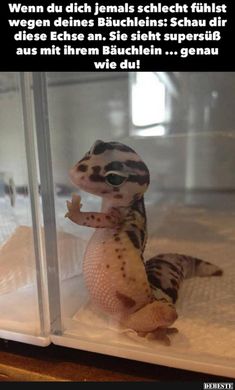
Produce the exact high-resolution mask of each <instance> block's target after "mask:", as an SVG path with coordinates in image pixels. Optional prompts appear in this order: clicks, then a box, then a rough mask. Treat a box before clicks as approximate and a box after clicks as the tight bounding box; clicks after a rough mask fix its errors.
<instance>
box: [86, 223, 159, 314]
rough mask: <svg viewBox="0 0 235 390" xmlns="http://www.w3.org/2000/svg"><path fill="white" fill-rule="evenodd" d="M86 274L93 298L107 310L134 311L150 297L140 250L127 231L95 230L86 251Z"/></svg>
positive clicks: (115, 312) (118, 311)
mask: <svg viewBox="0 0 235 390" xmlns="http://www.w3.org/2000/svg"><path fill="white" fill-rule="evenodd" d="M83 274H84V279H85V283H86V285H87V288H88V291H89V294H90V298H91V300H92V302H93V303H95V304H96V305H97V306H98V307H99V308H100V309H101V310H103V311H105V312H107V313H110V314H125V313H126V312H133V311H135V310H137V309H138V308H139V307H142V306H144V305H145V304H146V303H147V302H149V301H150V300H151V297H152V295H151V290H150V287H149V284H148V281H147V277H146V273H145V268H144V264H143V262H142V260H141V258H140V253H139V251H138V250H137V249H136V248H134V246H133V245H132V243H131V242H130V241H129V239H128V237H127V235H126V234H125V232H122V233H119V234H115V232H114V231H111V230H106V229H102V231H101V230H98V231H96V232H95V233H94V235H93V237H92V238H91V240H90V242H89V244H88V247H87V250H86V253H85V257H84V262H83Z"/></svg>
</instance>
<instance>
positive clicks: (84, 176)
mask: <svg viewBox="0 0 235 390" xmlns="http://www.w3.org/2000/svg"><path fill="white" fill-rule="evenodd" d="M70 178H71V180H72V182H73V183H74V184H75V185H76V186H78V187H79V188H80V189H82V190H84V191H86V192H88V193H91V194H93V195H97V196H100V197H101V198H102V207H101V212H82V211H81V210H80V209H81V203H80V200H81V198H80V196H78V195H76V194H73V196H72V201H71V202H70V201H67V208H68V212H67V214H66V215H65V216H66V217H68V218H69V219H70V220H71V221H73V222H75V223H76V224H79V225H82V226H88V227H92V228H95V229H96V230H95V232H94V234H93V236H92V237H91V239H90V241H89V243H88V246H87V249H86V252H85V255H84V260H83V275H84V279H85V283H86V286H87V288H88V292H89V295H90V298H91V301H92V302H93V303H94V304H95V305H96V306H97V307H98V308H100V309H101V310H102V311H103V312H105V313H108V314H109V315H111V316H113V317H114V318H116V319H118V321H119V322H120V323H121V324H122V325H124V326H125V327H127V328H131V329H133V330H135V331H136V332H137V333H138V334H140V335H146V334H147V333H156V334H157V332H159V331H160V330H165V337H167V336H166V335H167V334H168V333H173V329H174V328H169V327H170V326H171V325H172V324H173V323H174V322H175V320H176V319H177V312H176V308H175V306H174V303H175V302H176V300H177V296H178V291H179V287H180V285H181V283H182V281H183V279H184V278H187V277H192V276H194V275H198V276H211V275H221V274H222V270H221V269H219V268H218V267H217V266H215V265H213V264H210V263H208V262H205V261H203V260H200V259H197V258H194V257H191V256H186V255H181V254H172V253H166V254H159V255H156V256H155V257H152V258H151V259H149V260H147V261H146V262H145V261H144V258H143V252H144V248H145V244H146V240H147V225H146V213H145V205H144V192H145V191H146V190H147V188H148V185H149V181H150V175H149V170H148V168H147V166H146V164H145V163H144V162H143V161H142V159H141V158H140V156H139V155H138V154H137V153H136V152H135V151H134V150H133V149H132V148H130V147H129V146H127V145H124V144H122V143H120V142H103V141H100V140H98V141H96V142H95V143H94V145H93V146H92V147H91V149H90V150H89V152H87V153H86V154H85V156H84V157H83V158H82V159H81V160H80V161H79V162H78V163H77V164H76V165H75V166H74V167H73V168H72V169H71V171H70ZM171 330H172V332H171ZM160 333H161V332H160Z"/></svg>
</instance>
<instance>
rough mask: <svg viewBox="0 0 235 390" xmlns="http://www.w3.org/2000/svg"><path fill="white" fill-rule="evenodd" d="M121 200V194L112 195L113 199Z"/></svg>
mask: <svg viewBox="0 0 235 390" xmlns="http://www.w3.org/2000/svg"><path fill="white" fill-rule="evenodd" d="M122 198H123V195H121V194H117V195H114V199H122Z"/></svg>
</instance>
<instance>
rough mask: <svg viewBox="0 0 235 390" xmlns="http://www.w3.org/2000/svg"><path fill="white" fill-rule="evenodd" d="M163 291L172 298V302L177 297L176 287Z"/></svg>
mask: <svg viewBox="0 0 235 390" xmlns="http://www.w3.org/2000/svg"><path fill="white" fill-rule="evenodd" d="M164 291H165V293H166V294H167V295H169V297H170V298H171V299H172V302H173V303H175V302H176V300H177V298H178V294H177V291H176V289H175V288H167V289H166V290H164Z"/></svg>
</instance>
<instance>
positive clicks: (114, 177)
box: [105, 172, 127, 187]
mask: <svg viewBox="0 0 235 390" xmlns="http://www.w3.org/2000/svg"><path fill="white" fill-rule="evenodd" d="M126 180H127V176H124V175H120V174H118V173H114V172H109V173H107V174H106V175H105V181H106V183H107V184H110V185H111V186H113V187H118V186H120V185H121V184H122V183H124V182H125V181H126Z"/></svg>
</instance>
